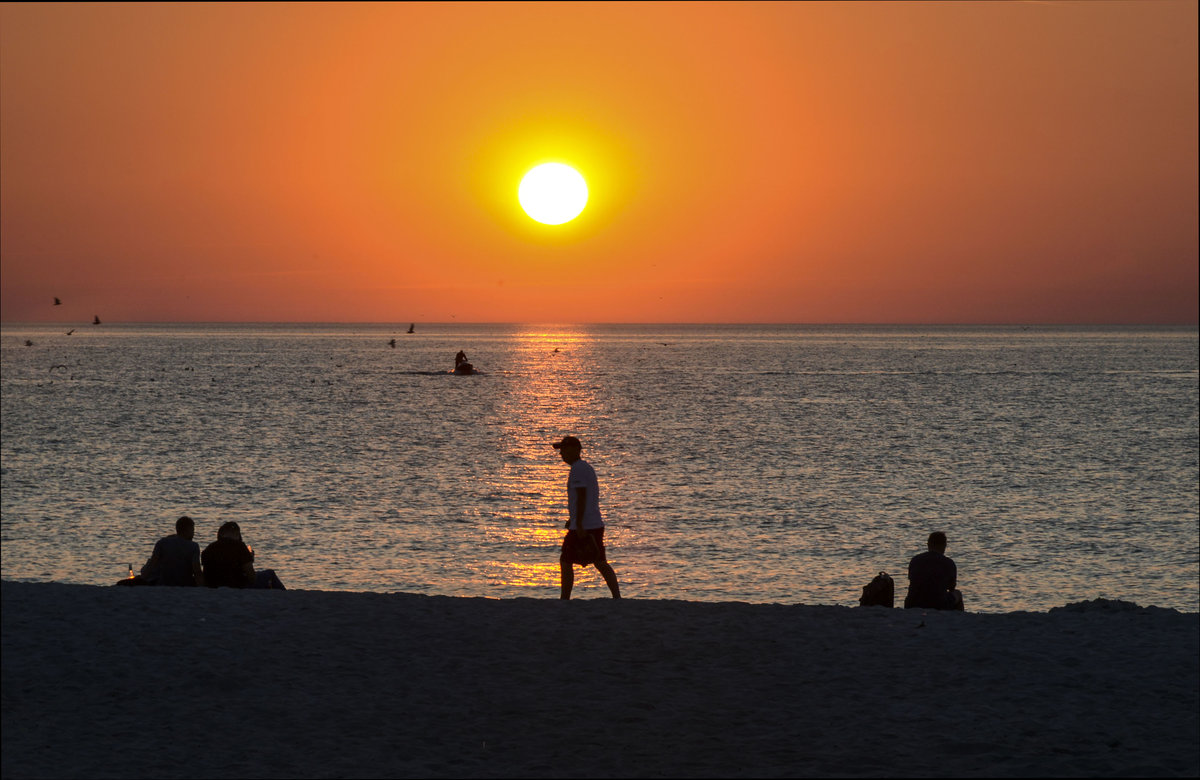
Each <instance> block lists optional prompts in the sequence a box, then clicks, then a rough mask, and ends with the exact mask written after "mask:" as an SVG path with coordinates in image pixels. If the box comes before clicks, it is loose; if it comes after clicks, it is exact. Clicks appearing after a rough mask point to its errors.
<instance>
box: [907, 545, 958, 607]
mask: <svg viewBox="0 0 1200 780" xmlns="http://www.w3.org/2000/svg"><path fill="white" fill-rule="evenodd" d="M926 546H927V547H928V548H929V549H928V550H927V551H926V552H923V553H921V554H920V555H916V556H914V557H913V559H912V560H911V561H909V562H908V595H907V596H905V597H904V608H905V609H956V610H961V609H962V608H963V599H962V593H960V592H959V591H957V590H955V586H956V585H957V584H958V567H957V566H955V565H954V560H953V559H951V558H948V557H946V535H945V534H944V533H942V532H941V531H934V532H933V533H931V534H930V535H929V540H928V542H927V543H926Z"/></svg>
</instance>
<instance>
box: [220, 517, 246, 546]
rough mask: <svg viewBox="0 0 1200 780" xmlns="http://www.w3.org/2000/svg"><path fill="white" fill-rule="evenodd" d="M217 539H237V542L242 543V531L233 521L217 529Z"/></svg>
mask: <svg viewBox="0 0 1200 780" xmlns="http://www.w3.org/2000/svg"><path fill="white" fill-rule="evenodd" d="M217 538H218V539H236V540H237V541H239V542H240V541H242V529H241V527H240V526H239V525H238V524H237V523H235V522H233V521H232V520H231V521H229V522H228V523H222V524H221V527H220V528H218V529H217Z"/></svg>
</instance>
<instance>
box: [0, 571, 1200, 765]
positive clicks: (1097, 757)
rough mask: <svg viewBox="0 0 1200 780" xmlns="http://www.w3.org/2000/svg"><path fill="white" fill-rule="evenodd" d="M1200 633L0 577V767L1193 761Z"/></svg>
mask: <svg viewBox="0 0 1200 780" xmlns="http://www.w3.org/2000/svg"><path fill="white" fill-rule="evenodd" d="M922 623H923V624H924V625H923V626H922V625H921V624H922ZM1198 629H1200V616H1197V615H1196V614H1181V613H1178V612H1174V611H1170V610H1159V609H1153V608H1150V609H1142V608H1136V607H1133V606H1132V605H1128V604H1122V603H1119V602H1117V603H1113V602H1103V601H1095V602H1086V603H1084V604H1082V605H1074V606H1073V607H1072V608H1070V609H1059V610H1053V611H1051V612H1050V613H1048V614H1039V613H1027V612H1023V613H1013V614H1007V615H975V614H949V613H930V614H928V615H924V616H923V615H922V614H921V613H920V612H916V611H905V610H900V609H895V610H885V609H882V608H877V607H876V608H870V609H851V608H847V607H814V606H784V605H749V604H737V603H726V604H705V603H696V602H682V601H633V600H627V601H624V602H613V601H610V600H608V599H600V598H596V599H584V600H577V601H572V602H569V603H561V602H559V601H557V600H553V599H547V600H533V599H515V600H507V601H495V600H488V599H462V598H447V597H430V596H417V595H407V594H388V595H385V594H372V593H329V592H317V591H286V592H280V591H230V590H220V591H210V590H207V589H182V588H113V587H109V588H102V587H91V586H80V585H59V584H27V583H16V582H4V583H3V775H4V777H5V778H21V777H122V778H129V777H230V778H241V777H403V776H440V777H583V776H597V777H602V776H639V777H642V776H648V777H679V776H691V777H713V776H742V777H775V776H813V775H816V776H882V777H889V776H931V775H935V776H964V775H965V776H996V775H1004V776H1032V777H1037V776H1043V775H1050V776H1092V775H1183V776H1193V775H1196V774H1198V773H1200V644H1198V633H1200V632H1198Z"/></svg>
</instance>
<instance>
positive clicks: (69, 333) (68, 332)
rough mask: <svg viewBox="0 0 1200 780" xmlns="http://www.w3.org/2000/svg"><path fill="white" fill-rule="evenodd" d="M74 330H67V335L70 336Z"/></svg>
mask: <svg viewBox="0 0 1200 780" xmlns="http://www.w3.org/2000/svg"><path fill="white" fill-rule="evenodd" d="M74 332H75V329H74V328H71V329H70V330H69V331H67V335H68V336H70V335H71V334H72V333H74Z"/></svg>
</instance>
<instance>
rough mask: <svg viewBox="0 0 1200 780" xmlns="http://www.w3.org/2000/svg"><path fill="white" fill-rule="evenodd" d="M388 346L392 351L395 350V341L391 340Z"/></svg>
mask: <svg viewBox="0 0 1200 780" xmlns="http://www.w3.org/2000/svg"><path fill="white" fill-rule="evenodd" d="M388 346H389V347H391V348H392V349H395V348H396V340H395V339H392V340H391V341H389V342H388Z"/></svg>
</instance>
